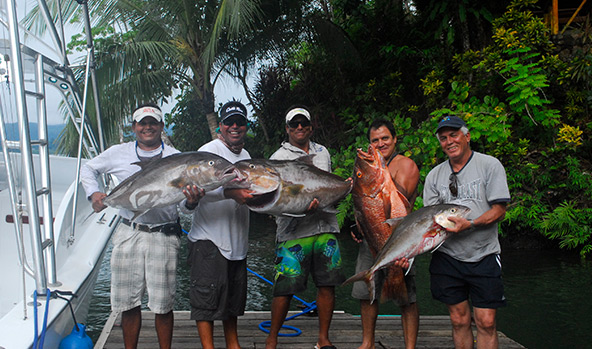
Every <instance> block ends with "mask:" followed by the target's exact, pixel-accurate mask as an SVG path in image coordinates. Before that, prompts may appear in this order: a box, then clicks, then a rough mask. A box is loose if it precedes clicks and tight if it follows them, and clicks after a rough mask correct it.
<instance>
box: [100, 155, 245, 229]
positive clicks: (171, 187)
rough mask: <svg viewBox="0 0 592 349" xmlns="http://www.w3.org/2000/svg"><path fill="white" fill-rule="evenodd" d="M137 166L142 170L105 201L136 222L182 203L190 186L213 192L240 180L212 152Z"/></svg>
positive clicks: (170, 157)
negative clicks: (152, 211)
mask: <svg viewBox="0 0 592 349" xmlns="http://www.w3.org/2000/svg"><path fill="white" fill-rule="evenodd" d="M134 164H135V165H138V166H140V167H142V169H141V170H140V171H138V172H136V173H134V174H133V175H131V176H130V177H128V178H126V179H125V180H124V181H123V182H121V183H120V184H119V185H118V186H117V187H115V188H114V189H113V190H112V191H111V193H110V194H109V195H108V196H107V197H106V198H105V199H104V200H103V203H104V204H105V205H107V206H111V207H115V208H119V209H128V210H130V211H133V212H134V213H135V216H134V218H133V219H135V218H137V217H139V216H141V215H142V214H144V213H146V212H147V211H148V210H150V209H153V208H158V207H165V206H169V205H172V204H176V203H179V202H181V201H182V200H183V199H184V198H185V195H184V194H183V188H185V187H186V186H187V185H193V184H195V185H196V186H197V187H198V188H202V189H204V190H205V191H210V190H213V189H216V188H218V187H220V186H222V185H223V184H225V183H227V182H230V181H232V180H233V179H236V178H238V177H239V176H240V173H239V172H238V171H236V169H235V167H234V166H233V165H232V164H231V163H230V162H229V161H227V160H226V159H224V158H222V157H220V156H218V155H216V154H212V153H209V152H199V151H196V152H185V153H177V154H173V155H170V156H167V157H165V158H162V159H158V160H153V161H150V162H147V163H142V162H136V163H134Z"/></svg>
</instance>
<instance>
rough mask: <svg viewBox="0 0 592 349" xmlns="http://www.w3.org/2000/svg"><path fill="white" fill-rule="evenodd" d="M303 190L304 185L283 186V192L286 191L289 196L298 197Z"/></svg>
mask: <svg viewBox="0 0 592 349" xmlns="http://www.w3.org/2000/svg"><path fill="white" fill-rule="evenodd" d="M303 188H304V184H292V185H285V186H284V188H283V189H284V190H286V191H287V192H288V193H289V194H290V195H298V194H300V192H301V191H302V189H303Z"/></svg>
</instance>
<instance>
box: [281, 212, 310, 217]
mask: <svg viewBox="0 0 592 349" xmlns="http://www.w3.org/2000/svg"><path fill="white" fill-rule="evenodd" d="M282 216H286V217H292V218H302V217H306V215H305V214H304V213H301V214H297V213H282Z"/></svg>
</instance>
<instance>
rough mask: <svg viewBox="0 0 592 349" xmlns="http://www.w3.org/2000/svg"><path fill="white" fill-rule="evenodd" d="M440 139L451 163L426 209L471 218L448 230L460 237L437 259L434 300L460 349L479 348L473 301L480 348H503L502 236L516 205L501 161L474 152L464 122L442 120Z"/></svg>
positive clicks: (427, 190) (432, 178) (426, 193)
mask: <svg viewBox="0 0 592 349" xmlns="http://www.w3.org/2000/svg"><path fill="white" fill-rule="evenodd" d="M436 136H437V137H438V140H439V141H440V146H441V147H442V150H443V151H444V153H445V154H446V155H447V156H448V161H445V162H443V163H441V164H440V165H438V166H436V167H435V168H434V169H432V170H431V171H430V173H428V175H427V177H426V180H425V186H424V190H423V202H424V205H425V206H428V205H437V204H444V203H453V204H460V205H464V206H467V207H469V208H470V209H471V213H470V215H469V217H468V218H467V219H465V218H460V217H452V218H450V221H452V222H454V223H455V224H456V225H455V227H454V228H452V229H448V230H449V231H451V232H454V233H455V234H454V235H453V236H452V237H450V238H449V239H447V240H446V241H445V242H444V244H443V245H442V246H440V248H439V249H438V250H437V251H436V252H434V253H433V255H432V260H431V263H430V274H431V280H430V281H431V291H432V296H433V297H434V298H435V299H437V300H439V301H441V302H443V303H445V304H446V305H447V306H448V311H449V312H450V320H451V322H452V334H453V339H454V345H455V347H457V348H472V347H473V332H472V330H471V308H470V305H469V298H470V301H471V303H472V306H473V312H474V317H475V324H476V326H477V347H479V348H497V346H498V337H497V330H496V322H495V317H496V310H497V308H499V307H502V306H504V305H505V304H506V300H505V297H504V287H503V283H502V278H501V269H502V268H501V259H500V252H501V249H500V244H499V241H498V236H497V235H498V222H499V221H501V220H502V219H503V218H504V216H505V213H506V204H507V203H508V202H509V201H510V192H509V190H508V184H507V182H506V172H505V170H504V167H503V166H502V164H501V163H500V162H499V160H497V159H496V158H494V157H492V156H489V155H485V154H481V153H478V152H476V151H473V150H471V147H470V143H469V142H470V140H471V134H470V132H469V130H468V128H467V125H466V123H465V122H464V121H463V120H462V119H461V118H459V117H457V116H447V117H445V118H444V119H442V120H441V121H440V123H439V124H438V128H437V129H436Z"/></svg>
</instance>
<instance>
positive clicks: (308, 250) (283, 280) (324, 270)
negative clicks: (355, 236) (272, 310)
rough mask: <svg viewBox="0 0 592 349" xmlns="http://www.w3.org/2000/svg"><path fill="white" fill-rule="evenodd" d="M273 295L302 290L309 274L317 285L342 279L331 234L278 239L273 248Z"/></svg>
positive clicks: (335, 282) (339, 283)
mask: <svg viewBox="0 0 592 349" xmlns="http://www.w3.org/2000/svg"><path fill="white" fill-rule="evenodd" d="M275 270H276V275H275V282H274V285H273V295H274V296H288V295H293V294H296V293H298V292H302V291H304V290H306V285H307V281H308V275H309V274H311V275H312V278H313V281H314V283H315V285H316V286H317V287H325V286H338V285H341V284H342V283H343V281H345V277H344V275H343V273H342V271H341V251H340V249H339V243H338V241H337V238H336V237H335V235H334V234H320V235H314V236H309V237H305V238H301V239H294V240H288V241H285V242H281V243H279V244H278V245H277V246H276V249H275Z"/></svg>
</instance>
